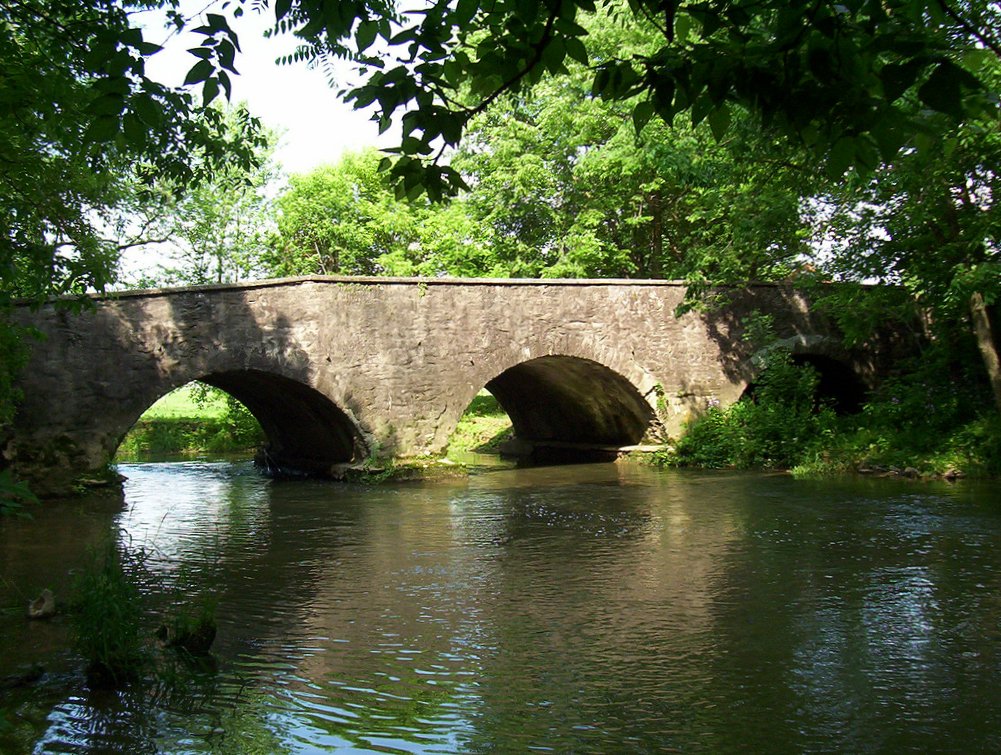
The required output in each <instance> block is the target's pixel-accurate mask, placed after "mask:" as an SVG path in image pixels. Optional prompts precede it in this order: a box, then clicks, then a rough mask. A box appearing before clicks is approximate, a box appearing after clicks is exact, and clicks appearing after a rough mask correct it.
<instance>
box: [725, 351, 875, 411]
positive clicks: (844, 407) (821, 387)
mask: <svg viewBox="0 0 1001 755" xmlns="http://www.w3.org/2000/svg"><path fill="white" fill-rule="evenodd" d="M777 347H782V348H788V349H789V352H790V358H791V360H792V363H793V364H796V365H809V366H811V367H813V369H814V370H816V372H817V376H818V378H819V383H818V385H817V398H818V399H819V400H821V401H826V402H827V403H828V404H829V405H831V406H832V408H833V409H834V410H835V411H836V412H837V413H838V414H854V413H856V412H858V411H860V410H861V409H862V406H863V404H864V403H865V400H866V397H867V396H868V394H869V388H870V387H869V385H867V383H866V381H865V380H864V379H863V377H862V376H861V374H860V373H859V371H858V370H857V369H856V367H855V365H854V364H853V360H852V359H851V357H850V355H849V354H848V353H847V352H846V351H845V349H844V347H843V346H841V344H840V343H839V342H838V341H837V340H836V339H833V338H829V337H822V336H815V337H813V338H808V339H803V338H799V339H787V340H786V341H782V342H780V343H779V344H778V345H773V346H770V347H769V348H768V349H767V351H771V350H772V349H775V348H777ZM763 356H764V354H763V353H762V352H758V354H756V355H755V356H754V357H753V358H752V362H753V363H756V364H762V363H765V362H766V361H767V360H766V359H763V358H762V357H763ZM755 387H756V383H755V380H754V379H751V380H750V381H749V382H748V383H747V384H746V386H745V388H744V391H743V393H742V394H741V395H742V396H753V395H754V391H755Z"/></svg>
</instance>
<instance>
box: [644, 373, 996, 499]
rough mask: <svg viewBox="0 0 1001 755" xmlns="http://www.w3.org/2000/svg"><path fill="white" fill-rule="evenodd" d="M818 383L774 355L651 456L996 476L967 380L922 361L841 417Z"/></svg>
mask: <svg viewBox="0 0 1001 755" xmlns="http://www.w3.org/2000/svg"><path fill="white" fill-rule="evenodd" d="M933 366H934V365H933ZM818 384H819V379H818V375H817V374H816V372H815V371H813V370H812V368H810V367H808V366H805V365H796V364H793V363H791V362H789V361H780V362H777V363H776V364H774V365H772V366H770V367H769V368H768V370H766V371H765V372H763V373H762V374H761V376H760V377H759V379H758V382H757V384H756V388H755V391H754V394H753V395H752V396H747V397H745V398H744V399H742V400H741V401H739V402H737V403H736V404H733V405H732V406H729V407H727V408H721V407H711V408H710V409H708V410H707V411H706V412H705V413H704V414H702V415H701V416H699V417H697V418H695V419H694V420H693V421H692V422H691V423H689V425H688V426H687V427H686V430H685V432H684V433H683V434H682V436H681V437H680V438H679V439H678V442H677V443H676V445H675V446H674V448H673V449H672V450H671V451H669V452H665V453H662V454H658V455H657V456H656V457H655V463H657V464H659V465H661V466H669V467H699V468H728V469H748V470H750V469H784V470H789V471H790V472H791V473H792V474H793V475H795V476H798V477H813V478H816V477H831V476H840V475H854V474H863V475H873V476H886V477H909V478H915V479H918V478H940V479H955V478H957V477H980V478H986V477H998V476H1001V415H999V414H998V412H997V410H996V409H995V407H994V404H993V402H992V401H991V400H990V396H989V393H987V392H986V391H985V390H984V386H983V385H981V384H980V383H978V382H977V381H976V380H974V379H956V378H955V376H954V375H951V373H949V372H947V371H945V370H942V369H937V370H933V369H930V368H927V367H925V366H922V367H921V368H920V369H919V370H917V371H912V372H902V373H901V374H900V375H899V376H898V377H895V378H893V379H890V380H887V381H886V382H885V383H884V384H883V385H881V386H880V387H879V389H878V390H876V391H874V392H873V393H872V394H871V395H870V396H869V397H868V399H867V401H866V402H865V403H864V404H863V405H862V406H861V407H860V409H859V411H857V412H854V413H851V414H844V415H838V414H837V413H836V412H835V410H834V408H833V407H832V406H831V405H830V404H829V403H827V402H825V400H824V397H823V396H819V395H818V392H817V389H818Z"/></svg>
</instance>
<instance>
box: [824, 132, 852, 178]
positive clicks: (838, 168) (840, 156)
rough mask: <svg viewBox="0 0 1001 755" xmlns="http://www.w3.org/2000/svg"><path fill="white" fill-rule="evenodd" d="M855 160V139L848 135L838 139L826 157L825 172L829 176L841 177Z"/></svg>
mask: <svg viewBox="0 0 1001 755" xmlns="http://www.w3.org/2000/svg"><path fill="white" fill-rule="evenodd" d="M854 161H855V140H854V139H853V138H852V137H850V136H842V137H841V138H840V139H838V140H837V141H836V142H835V143H834V146H832V147H831V152H830V154H829V155H828V157H827V174H828V175H829V176H830V177H831V178H841V176H843V175H844V174H845V171H846V170H848V168H849V167H850V166H851V165H852V163H853V162H854Z"/></svg>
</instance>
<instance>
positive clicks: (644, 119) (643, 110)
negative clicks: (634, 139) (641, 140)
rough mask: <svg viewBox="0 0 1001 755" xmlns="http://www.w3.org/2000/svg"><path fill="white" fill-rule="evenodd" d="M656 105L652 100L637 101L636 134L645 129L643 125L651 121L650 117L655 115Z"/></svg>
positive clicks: (634, 123) (635, 111)
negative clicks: (654, 105)
mask: <svg viewBox="0 0 1001 755" xmlns="http://www.w3.org/2000/svg"><path fill="white" fill-rule="evenodd" d="M653 113H654V107H653V103H652V102H651V101H650V100H640V101H639V102H637V103H636V106H635V107H634V108H633V128H635V129H636V135H637V136H639V133H640V132H641V131H642V130H643V127H644V126H646V124H647V123H649V122H650V118H652V117H653Z"/></svg>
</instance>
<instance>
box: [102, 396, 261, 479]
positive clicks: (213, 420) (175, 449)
mask: <svg viewBox="0 0 1001 755" xmlns="http://www.w3.org/2000/svg"><path fill="white" fill-rule="evenodd" d="M264 440H265V438H264V432H263V430H261V427H260V425H259V424H258V423H257V420H255V419H254V417H253V416H252V415H251V414H250V412H248V411H247V409H246V408H245V407H244V406H243V405H242V404H240V403H238V402H237V401H235V400H234V399H232V398H231V397H228V396H227V395H226V394H224V393H222V392H221V391H217V390H214V389H207V388H206V387H201V386H197V385H195V384H189V385H185V386H182V387H181V388H179V389H177V390H176V391H172V392H171V393H168V394H167V395H166V396H164V397H163V398H161V399H160V400H159V401H157V402H156V403H155V404H153V405H152V406H151V407H150V408H149V409H147V410H146V412H145V413H144V414H143V415H142V417H140V418H139V421H138V422H136V424H135V425H134V426H133V427H132V429H131V430H129V432H128V434H127V435H126V436H125V438H124V440H123V441H122V444H121V445H120V446H119V448H118V452H117V453H116V454H115V461H119V462H122V461H148V460H150V459H162V458H165V457H180V458H185V457H194V456H199V455H203V454H212V455H220V456H221V455H227V454H239V453H253V451H254V449H256V448H257V447H258V446H260V445H261V444H263V443H264Z"/></svg>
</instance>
